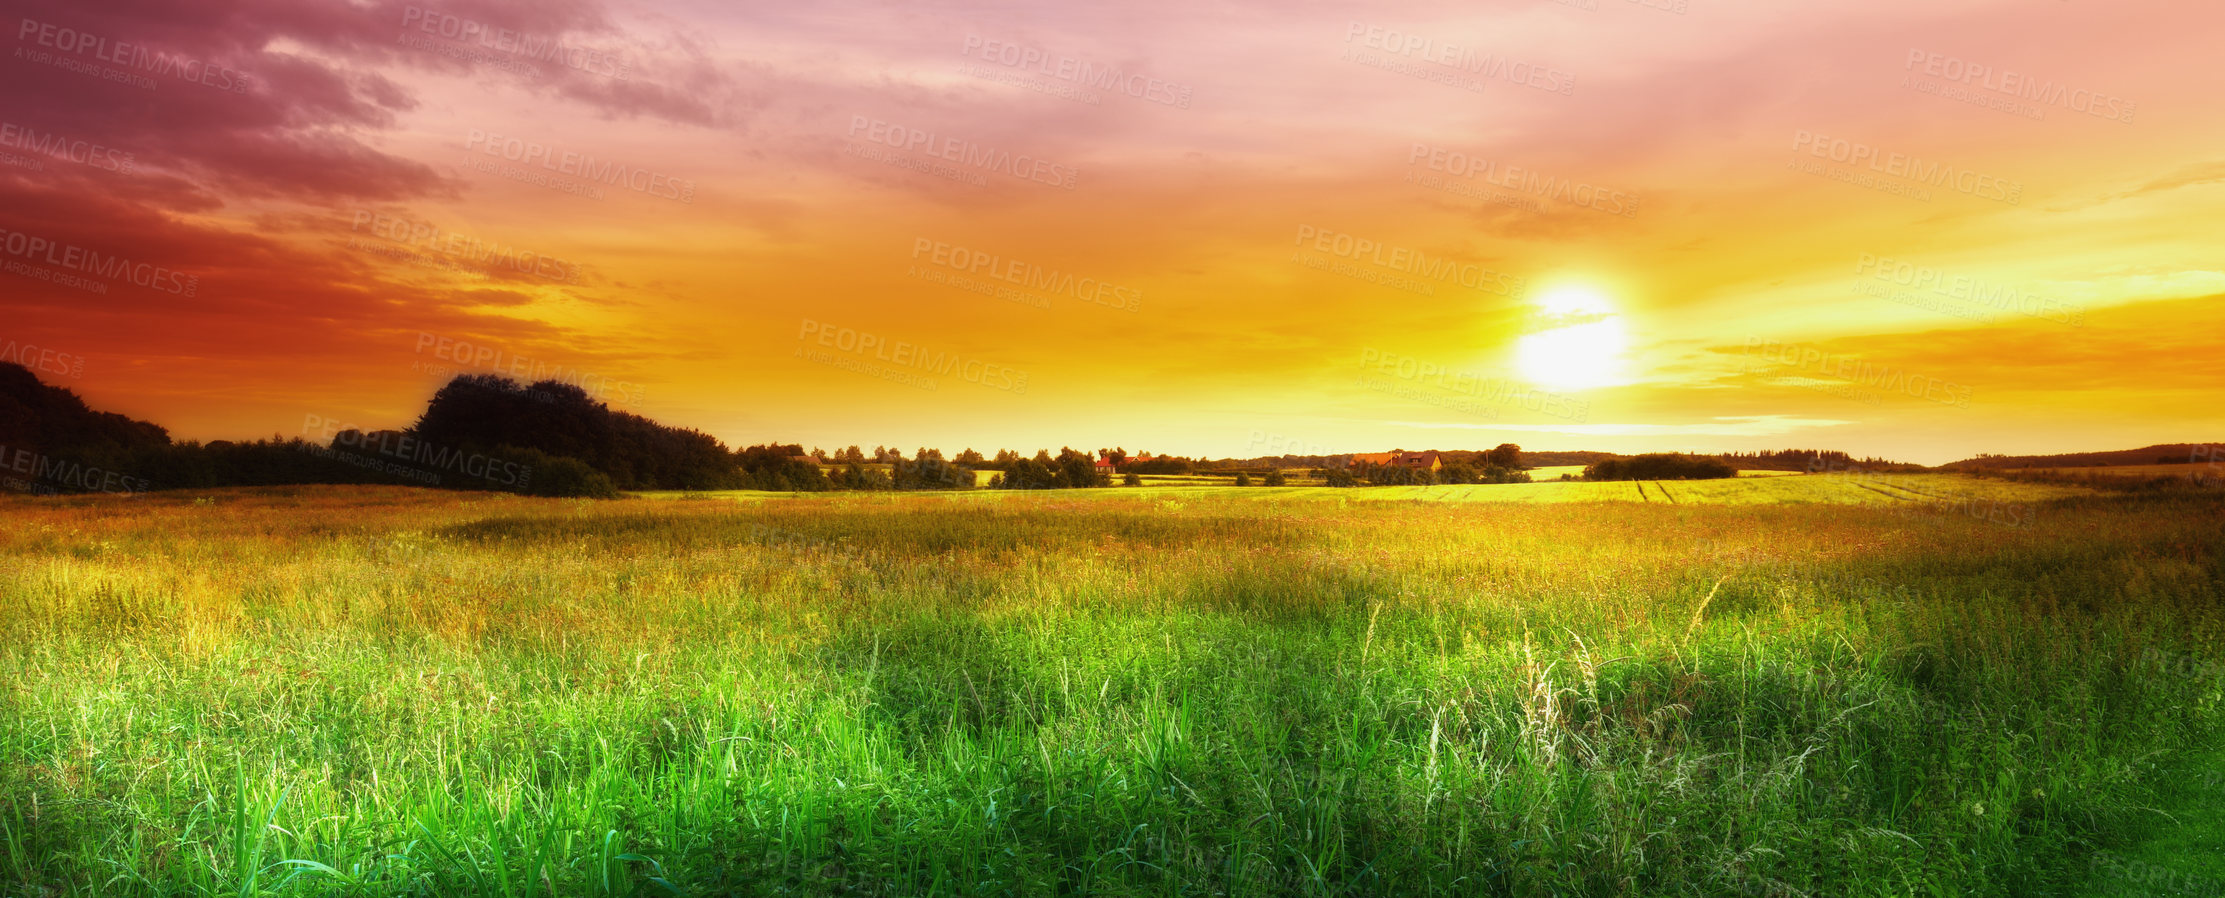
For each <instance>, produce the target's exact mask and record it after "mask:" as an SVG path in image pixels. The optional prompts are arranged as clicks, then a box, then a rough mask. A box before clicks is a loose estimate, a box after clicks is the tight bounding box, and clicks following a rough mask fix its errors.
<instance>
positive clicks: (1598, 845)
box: [0, 475, 2225, 896]
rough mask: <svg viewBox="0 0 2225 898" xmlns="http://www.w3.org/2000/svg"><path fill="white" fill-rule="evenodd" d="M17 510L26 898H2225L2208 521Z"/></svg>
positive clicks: (1522, 498)
mask: <svg viewBox="0 0 2225 898" xmlns="http://www.w3.org/2000/svg"><path fill="white" fill-rule="evenodd" d="M0 516H4V518H5V520H6V521H7V522H8V527H7V528H6V530H5V532H4V533H0V565H4V568H0V853H4V857H0V894H6V895H11V896H13V895H19V894H20V895H38V896H47V895H65V894H66V895H94V894H99V895H172V894H213V893H219V892H221V893H224V894H231V895H254V894H299V895H324V894H362V895H374V894H375V895H386V894H423V895H529V894H530V895H547V894H558V895H622V894H642V895H649V894H686V895H699V894H806V895H815V894H869V895H921V894H950V895H956V894H1016V895H1055V894H1082V893H1087V894H1137V895H1146V894H1148V895H1171V894H1227V895H1283V894H1321V895H1331V894H1335V895H1394V894H1396V895H1404V894H1429V893H1436V894H1460V895H1521V896H1530V895H1619V894H1642V895H1725V894H1738V895H1905V894H1972V895H2073V894H2089V893H2093V894H2128V895H2129V894H2147V893H2150V892H2151V891H2153V889H2152V884H2153V883H2155V882H2165V881H2168V882H2173V883H2184V884H2191V885H2190V886H2189V887H2197V888H2198V887H2212V888H2214V887H2215V886H2216V884H2217V883H2218V882H2220V880H2218V879H2217V878H2216V877H2217V876H2219V875H2220V873H2225V871H2221V870H2218V869H2217V868H2215V867H2214V866H2210V867H2205V866H2202V865H2203V864H2205V863H2209V861H2205V860H2203V859H2202V856H2201V855H2200V853H2199V850H2197V849H2188V850H2184V851H2181V850H2177V849H2172V850H2170V851H2165V852H2164V853H2161V854H2159V853H2157V852H2158V851H2159V850H2160V849H2158V848H2156V847H2155V846H2157V845H2169V844H2174V843H2173V842H2172V840H2173V839H2184V838H2186V835H2185V834H2186V833H2188V832H2195V833H2200V832H2212V833H2214V830H2207V831H2205V830H2200V829H2199V827H2200V826H2202V825H2206V824H2202V823H2201V821H2200V819H2199V813H2200V812H2202V810H2203V809H2204V808H2205V807H2214V805H2215V802H2214V800H2212V799H2210V798H2202V797H2200V796H2204V795H2208V796H2214V795H2215V794H2216V792H2217V791H2218V790H2217V789H2216V788H2215V787H2216V785H2217V784H2218V783H2219V782H2220V781H2221V777H2225V770H2219V769H2217V768H2216V767H2215V765H2216V764H2217V763H2218V762H2219V759H2218V757H2217V755H2216V753H2215V751H2214V749H2213V748H2211V746H2214V745H2216V744H2217V743H2216V741H2215V740H2216V737H2217V735H2218V725H2219V723H2220V720H2219V701H2220V698H2221V694H2220V688H2221V680H2225V677H2221V672H2225V666H2221V665H2225V616H2221V615H2220V612H2219V607H2220V606H2219V598H2220V592H2221V591H2225V575H2221V570H2220V564H2221V561H2220V557H2219V554H2218V553H2219V551H2220V548H2221V547H2225V498H2221V497H2220V495H2219V494H2217V493H2215V492H2202V491H2196V490H2187V491H2178V492H2164V493H2158V494H2152V495H2137V496H2127V495H2114V494H2106V493H2098V492H2093V491H2089V490H2086V489H2083V488H2080V487H2077V486H2066V485H2054V484H2038V483H2014V482H2006V481H2000V480H1980V479H1975V478H1965V477H1959V476H1953V475H1904V476H1902V477H1898V478H1890V479H1884V480H1875V479H1873V480H1864V479H1859V478H1845V477H1834V476H1822V475H1805V476H1787V477H1766V478H1762V477H1756V478H1740V479H1737V480H1725V481H1705V482H1690V483H1670V484H1666V485H1665V486H1664V485H1663V484H1658V483H1652V482H1647V483H1644V484H1643V485H1642V486H1641V485H1640V484H1637V483H1631V482H1623V483H1557V482H1556V483H1533V484H1510V485H1500V486H1438V487H1382V488H1364V489H1344V490H1332V489H1323V488H1302V487H1287V488H1277V489H1267V488H1257V487H1253V488H1235V487H1209V486H1145V487H1138V488H1112V489H1102V490H1068V491H1056V492H1044V493H1009V492H963V493H951V494H895V493H841V494H817V495H800V496H799V495H788V494H772V493H666V494H655V495H643V496H636V497H633V498H627V499H621V500H613V501H599V502H598V501H585V500H554V499H529V498H523V497H515V496H505V495H493V494H475V493H443V492H431V491H420V490H412V489H406V488H398V487H302V488H269V489H259V490H218V491H209V492H197V493H168V494H155V495H145V496H138V497H129V498H125V497H114V496H97V497H59V498H35V499H34V498H24V497H9V498H0ZM2189 783H2193V784H2196V785H2195V786H2193V787H2189V786H2188V785H2187V784H2189ZM2205 783H2206V784H2207V785H2206V786H2205V785H2201V784H2205ZM2202 789H2208V790H2209V791H2208V792H2203V791H2201V790H2202ZM2190 802H2191V804H2190ZM2190 809H2191V810H2190ZM2166 810H2168V811H2171V812H2172V813H2171V816H2169V817H2166V816H2164V814H2162V813H2160V811H2166ZM2172 821H2176V823H2174V822H2172ZM2189 827H2192V829H2189ZM2210 842H2211V843H2214V838H2212V839H2211V840H2210ZM2213 860H2214V859H2213ZM2158 871H2161V872H2158ZM2167 877H2177V879H2168V878H2167ZM2205 884H2206V885H2205Z"/></svg>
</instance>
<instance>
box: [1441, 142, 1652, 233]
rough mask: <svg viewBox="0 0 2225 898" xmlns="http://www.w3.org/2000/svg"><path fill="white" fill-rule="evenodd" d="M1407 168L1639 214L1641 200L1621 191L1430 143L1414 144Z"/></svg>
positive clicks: (1626, 215)
mask: <svg viewBox="0 0 2225 898" xmlns="http://www.w3.org/2000/svg"><path fill="white" fill-rule="evenodd" d="M1406 165H1407V166H1408V167H1409V168H1411V167H1413V166H1416V165H1420V166H1424V167H1426V168H1428V169H1429V170H1430V171H1437V172H1444V173H1445V174H1448V175H1456V176H1458V177H1462V178H1470V179H1474V180H1478V181H1482V182H1483V183H1485V184H1490V185H1492V186H1494V187H1500V188H1504V189H1506V190H1510V191H1514V192H1516V193H1525V194H1529V195H1531V196H1535V197H1540V198H1543V199H1549V200H1552V201H1554V202H1557V203H1567V204H1568V205H1571V206H1583V207H1586V208H1589V209H1595V210H1598V211H1600V212H1605V213H1607V214H1609V215H1620V216H1622V217H1624V218H1629V217H1631V216H1632V215H1635V214H1637V212H1638V197H1637V196H1635V195H1633V194H1630V193H1626V192H1624V191H1621V190H1614V189H1610V188H1606V187H1601V186H1599V185H1597V184H1587V183H1585V182H1583V181H1574V180H1570V179H1568V178H1559V177H1554V176H1552V175H1545V174H1539V173H1538V172H1537V171H1535V170H1533V169H1527V168H1520V167H1517V166H1512V165H1508V166H1503V167H1502V166H1501V165H1500V164H1499V163H1498V162H1497V161H1495V160H1491V159H1485V158H1483V157H1481V156H1470V155H1468V154H1466V153H1462V152H1459V151H1457V150H1449V149H1446V148H1444V147H1439V146H1431V145H1429V144H1426V143H1417V144H1414V148H1413V149H1412V150H1411V151H1409V152H1408V153H1407V154H1406ZM1407 180H1414V178H1413V175H1412V174H1408V175H1407Z"/></svg>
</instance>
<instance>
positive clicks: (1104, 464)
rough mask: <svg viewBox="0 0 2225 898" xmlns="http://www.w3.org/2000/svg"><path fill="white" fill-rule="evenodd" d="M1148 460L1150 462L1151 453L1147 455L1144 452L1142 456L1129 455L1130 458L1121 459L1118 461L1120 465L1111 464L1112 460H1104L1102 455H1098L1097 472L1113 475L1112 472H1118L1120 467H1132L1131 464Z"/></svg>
mask: <svg viewBox="0 0 2225 898" xmlns="http://www.w3.org/2000/svg"><path fill="white" fill-rule="evenodd" d="M1150 460H1151V453H1149V452H1146V453H1144V454H1142V455H1131V456H1128V457H1126V458H1123V459H1121V460H1120V464H1114V463H1113V460H1112V459H1110V458H1106V457H1105V456H1102V455H1100V456H1097V470H1099V471H1103V472H1104V473H1107V474H1111V473H1113V472H1115V471H1117V470H1119V468H1120V465H1132V464H1135V463H1136V462H1139V461H1150Z"/></svg>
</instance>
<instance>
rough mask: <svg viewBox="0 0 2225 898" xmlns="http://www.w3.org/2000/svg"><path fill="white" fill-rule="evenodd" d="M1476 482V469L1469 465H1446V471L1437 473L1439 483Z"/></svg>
mask: <svg viewBox="0 0 2225 898" xmlns="http://www.w3.org/2000/svg"><path fill="white" fill-rule="evenodd" d="M1491 470H1498V469H1496V468H1493V469H1491ZM1476 480H1477V478H1476V469H1474V468H1471V467H1468V466H1467V465H1446V466H1445V469H1444V470H1442V471H1438V472H1437V482H1439V483H1475V482H1476Z"/></svg>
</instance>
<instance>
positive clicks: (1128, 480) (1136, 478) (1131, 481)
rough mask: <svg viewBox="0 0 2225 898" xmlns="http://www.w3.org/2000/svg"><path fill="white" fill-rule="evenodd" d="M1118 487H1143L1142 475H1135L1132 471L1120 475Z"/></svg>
mask: <svg viewBox="0 0 2225 898" xmlns="http://www.w3.org/2000/svg"><path fill="white" fill-rule="evenodd" d="M1120 485H1121V486H1142V485H1143V475H1141V474H1138V473H1136V472H1134V471H1130V472H1128V473H1126V474H1123V475H1121V478H1120Z"/></svg>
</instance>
